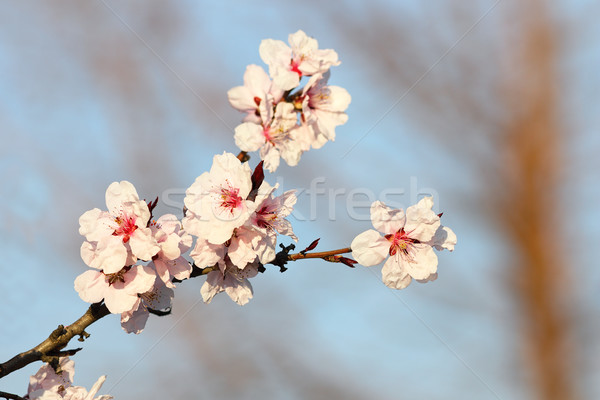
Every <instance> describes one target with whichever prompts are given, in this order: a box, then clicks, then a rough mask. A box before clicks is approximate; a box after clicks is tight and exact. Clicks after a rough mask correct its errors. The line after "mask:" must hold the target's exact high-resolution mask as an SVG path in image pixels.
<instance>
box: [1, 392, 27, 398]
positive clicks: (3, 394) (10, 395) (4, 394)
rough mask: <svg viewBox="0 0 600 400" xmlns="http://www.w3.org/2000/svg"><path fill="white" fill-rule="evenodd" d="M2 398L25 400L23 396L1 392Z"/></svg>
mask: <svg viewBox="0 0 600 400" xmlns="http://www.w3.org/2000/svg"><path fill="white" fill-rule="evenodd" d="M0 398H3V399H10V400H25V399H24V398H22V397H21V396H17V395H16V394H12V393H6V392H0Z"/></svg>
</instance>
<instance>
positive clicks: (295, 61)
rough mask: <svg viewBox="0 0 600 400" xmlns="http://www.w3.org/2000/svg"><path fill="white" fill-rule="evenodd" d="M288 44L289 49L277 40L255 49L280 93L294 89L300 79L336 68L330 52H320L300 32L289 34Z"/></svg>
mask: <svg viewBox="0 0 600 400" xmlns="http://www.w3.org/2000/svg"><path fill="white" fill-rule="evenodd" d="M288 41H289V44H290V46H288V45H286V44H285V43H284V42H282V41H281V40H273V39H265V40H263V41H262V42H261V44H260V48H259V53H260V57H261V58H262V60H263V61H264V62H265V64H267V65H268V66H269V75H271V77H272V78H273V83H274V84H275V85H277V86H278V87H280V88H281V89H283V90H290V89H293V88H295V87H296V86H298V83H299V82H300V78H301V77H302V76H311V75H314V74H318V73H324V72H326V71H327V70H329V68H330V67H331V66H335V65H339V64H340V62H339V61H338V55H337V53H336V52H335V51H334V50H331V49H327V50H320V49H319V44H318V42H317V40H316V39H313V38H311V37H308V36H307V35H306V33H304V32H303V31H301V30H299V31H298V32H296V33H292V34H290V35H289V37H288Z"/></svg>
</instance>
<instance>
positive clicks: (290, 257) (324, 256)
mask: <svg viewBox="0 0 600 400" xmlns="http://www.w3.org/2000/svg"><path fill="white" fill-rule="evenodd" d="M351 251H352V249H351V248H350V247H345V248H343V249H338V250H329V251H321V252H317V253H302V252H300V253H296V254H290V255H288V261H296V260H302V259H304V258H322V259H324V260H326V259H327V258H330V257H331V256H335V255H338V254H344V253H350V252H351ZM326 261H329V260H326Z"/></svg>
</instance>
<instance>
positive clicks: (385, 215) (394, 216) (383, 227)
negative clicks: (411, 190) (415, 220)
mask: <svg viewBox="0 0 600 400" xmlns="http://www.w3.org/2000/svg"><path fill="white" fill-rule="evenodd" d="M405 221H406V216H405V214H404V210H402V209H392V208H390V207H388V206H386V205H385V204H384V203H382V202H381V201H376V202H374V203H373V204H371V222H372V223H373V227H374V228H375V229H377V230H378V231H379V232H381V233H383V234H386V235H387V234H390V233H396V232H398V231H399V230H400V229H402V227H404V223H405Z"/></svg>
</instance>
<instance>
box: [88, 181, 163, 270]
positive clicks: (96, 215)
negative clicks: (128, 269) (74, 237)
mask: <svg viewBox="0 0 600 400" xmlns="http://www.w3.org/2000/svg"><path fill="white" fill-rule="evenodd" d="M106 205H107V207H108V211H101V210H99V209H98V208H94V209H93V210H89V211H87V212H85V213H84V214H83V215H82V216H81V217H80V218H79V225H80V228H79V233H80V234H81V235H83V236H85V238H86V240H87V242H84V243H83V245H82V246H81V257H82V258H83V261H84V262H85V263H86V264H87V265H89V266H90V267H92V268H96V269H100V270H103V271H104V272H106V273H115V272H118V271H119V270H120V269H121V268H122V267H123V265H131V264H133V263H135V262H136V261H137V259H138V258H139V259H140V260H150V259H151V258H152V256H154V255H155V254H156V253H157V252H158V250H159V247H158V246H157V244H156V241H155V239H154V238H153V237H152V232H151V231H150V229H149V228H148V227H147V225H148V220H149V219H150V211H149V209H148V205H147V204H146V203H145V202H144V201H142V200H140V199H139V197H138V194H137V192H136V190H135V188H134V187H133V185H132V184H131V183H129V182H127V181H121V182H113V183H111V184H110V186H109V187H108V189H107V190H106Z"/></svg>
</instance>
